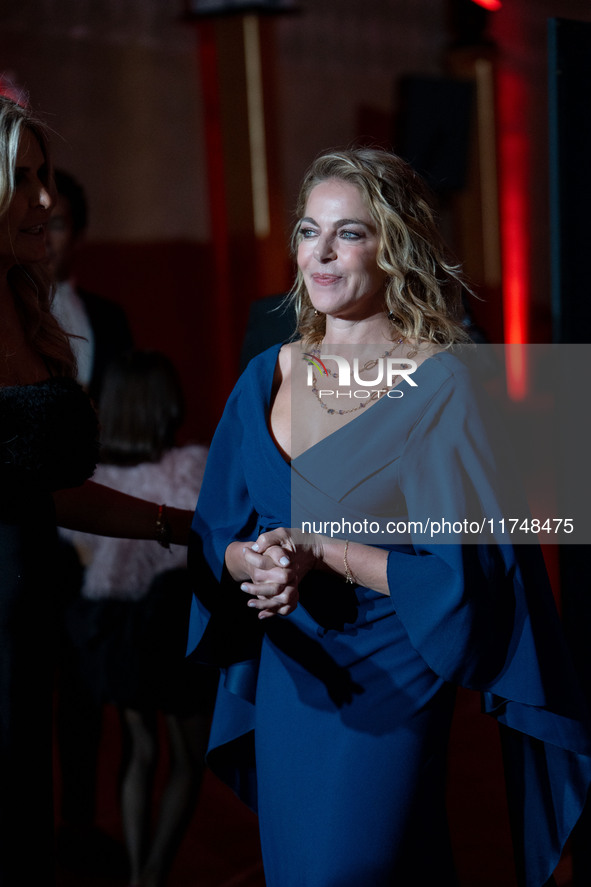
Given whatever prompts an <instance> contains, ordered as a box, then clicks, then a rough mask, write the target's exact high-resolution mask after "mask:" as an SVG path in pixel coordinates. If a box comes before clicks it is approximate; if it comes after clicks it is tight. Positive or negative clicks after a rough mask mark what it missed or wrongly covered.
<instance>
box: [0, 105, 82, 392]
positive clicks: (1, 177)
mask: <svg viewBox="0 0 591 887" xmlns="http://www.w3.org/2000/svg"><path fill="white" fill-rule="evenodd" d="M25 129H28V130H29V131H30V132H31V133H32V134H33V135H34V136H35V138H36V139H37V141H38V142H39V146H40V148H41V150H42V152H43V156H44V157H45V160H46V161H47V182H46V184H47V187H48V188H50V189H52V188H53V184H52V170H51V157H50V153H49V139H48V130H47V127H46V125H45V124H44V123H43V122H42V121H41V120H39V119H38V118H37V117H36V116H35V115H34V114H33V112H32V111H31V110H30V109H29V108H28V107H24V106H23V105H21V104H19V103H17V102H15V101H13V100H12V99H9V98H7V97H6V96H0V219H2V218H3V217H4V216H5V215H6V213H7V212H8V209H9V207H10V204H11V201H12V198H13V196H14V193H15V190H16V181H15V172H16V163H17V155H18V148H19V143H20V139H21V136H22V134H23V132H24V131H25ZM7 281H8V285H9V287H10V289H11V290H12V292H13V294H14V296H15V301H16V306H17V310H18V312H19V314H20V317H21V321H22V324H23V329H24V331H25V335H26V337H27V341H28V342H29V343H30V344H31V345H32V347H33V348H34V349H35V350H36V351H37V353H38V354H40V355H41V357H42V358H43V359H44V361H45V364H46V366H47V368H48V370H49V372H50V373H51V374H52V375H57V376H70V377H73V376H74V375H75V372H76V366H75V360H74V355H73V353H72V349H71V347H70V342H69V339H68V336H67V335H66V333H65V332H64V331H63V330H62V328H61V327H60V325H59V324H58V322H57V321H56V319H55V318H54V316H53V314H52V313H51V300H52V295H53V287H52V284H51V279H50V277H49V274H48V273H47V271H46V270H45V268H44V267H43V266H42V265H40V264H38V263H30V264H25V263H23V264H19V263H18V262H16V263H15V264H14V265H13V266H12V268H11V269H10V271H9V272H8V275H7Z"/></svg>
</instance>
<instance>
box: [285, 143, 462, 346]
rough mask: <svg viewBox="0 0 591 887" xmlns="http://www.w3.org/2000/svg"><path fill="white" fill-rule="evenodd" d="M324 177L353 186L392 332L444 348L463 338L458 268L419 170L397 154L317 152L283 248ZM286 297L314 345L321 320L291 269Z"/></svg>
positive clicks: (294, 238) (360, 150)
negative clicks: (382, 278)
mask: <svg viewBox="0 0 591 887" xmlns="http://www.w3.org/2000/svg"><path fill="white" fill-rule="evenodd" d="M329 179H336V180H339V181H343V182H347V183H350V184H352V185H355V186H356V187H357V188H358V189H359V191H360V192H361V194H362V196H363V198H364V200H365V202H366V204H367V207H368V210H369V213H370V215H371V217H372V219H373V221H374V222H375V224H376V227H377V230H378V233H379V248H378V259H377V263H378V266H379V267H380V268H381V269H382V271H385V272H386V274H387V284H386V289H385V296H384V313H385V314H386V315H387V316H388V317H389V319H390V320H391V322H392V334H393V337H394V335H396V336H398V335H402V336H403V337H404V338H405V339H407V340H409V341H414V342H419V343H420V342H430V343H435V344H437V345H440V346H444V347H445V346H449V345H452V344H455V343H460V342H466V341H468V340H469V336H468V334H467V333H466V332H465V330H464V327H463V325H462V317H463V313H464V312H463V304H462V289H463V288H466V289H468V287H467V286H466V283H465V282H464V280H463V277H462V272H461V268H460V266H459V265H458V264H456V263H455V262H453V260H452V259H451V258H450V257H449V255H448V251H447V247H446V245H445V243H444V241H443V238H442V237H441V234H440V233H439V230H438V227H437V223H436V220H435V213H434V210H433V208H432V205H431V196H430V193H429V191H428V189H427V186H426V185H425V183H424V182H423V180H422V179H421V178H420V176H419V175H418V174H417V173H416V172H415V171H414V170H413V169H412V167H411V166H409V165H408V163H406V162H405V161H404V160H402V158H400V157H398V156H397V155H395V154H391V153H389V152H388V151H385V150H381V149H376V148H352V149H348V150H342V151H331V152H328V153H325V154H321V155H320V156H319V157H318V158H317V159H316V160H315V161H314V162H313V163H312V165H311V166H310V168H309V169H308V171H307V173H306V175H305V176H304V180H303V182H302V186H301V189H300V194H299V199H298V204H297V218H298V221H297V222H296V225H295V227H294V230H293V234H292V238H291V247H292V251H293V254H294V256H295V255H296V254H297V248H298V245H299V243H300V239H301V234H300V227H301V221H300V220H301V219H302V218H303V217H304V215H305V210H306V204H307V201H308V197H309V195H310V192H311V191H312V189H313V188H314V187H315V186H316V185H318V184H320V183H321V182H325V181H327V180H329ZM289 299H290V300H291V301H292V302H293V304H294V307H295V310H296V314H297V318H298V333H299V334H300V335H301V337H302V338H303V339H304V341H306V342H308V343H311V344H318V343H320V342H321V341H322V338H323V336H324V332H325V323H326V318H325V317H324V315H322V314H318V313H317V312H315V310H314V306H313V305H312V302H311V301H310V297H309V295H308V291H307V289H306V286H305V283H304V279H303V275H302V273H301V271H300V270H299V269H298V271H297V276H296V280H295V283H294V285H293V287H292V289H291V291H290V294H289Z"/></svg>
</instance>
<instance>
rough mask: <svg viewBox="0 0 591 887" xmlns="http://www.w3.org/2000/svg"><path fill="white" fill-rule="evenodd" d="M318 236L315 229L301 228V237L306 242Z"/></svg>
mask: <svg viewBox="0 0 591 887" xmlns="http://www.w3.org/2000/svg"><path fill="white" fill-rule="evenodd" d="M315 235H316V231H315V230H314V228H300V237H302V238H303V239H304V240H309V239H310V238H311V237H314V236H315Z"/></svg>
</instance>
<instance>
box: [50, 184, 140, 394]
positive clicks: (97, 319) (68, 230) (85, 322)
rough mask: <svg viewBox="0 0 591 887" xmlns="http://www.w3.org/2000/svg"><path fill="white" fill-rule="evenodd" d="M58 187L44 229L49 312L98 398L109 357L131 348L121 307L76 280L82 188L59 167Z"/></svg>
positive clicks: (81, 377) (83, 221)
mask: <svg viewBox="0 0 591 887" xmlns="http://www.w3.org/2000/svg"><path fill="white" fill-rule="evenodd" d="M54 178H55V186H56V191H57V196H56V202H55V205H54V207H53V209H52V212H51V217H50V220H49V225H48V229H47V254H48V266H49V270H50V272H51V275H52V277H53V279H54V281H55V295H54V301H53V312H54V314H55V315H56V317H57V318H58V320H59V321H60V323H61V325H62V327H63V328H64V329H65V330H66V331H67V332H69V333H73V334H74V335H76V336H78V337H79V338H76V339H73V340H72V347H73V349H74V353H75V355H76V360H77V362H78V381H79V382H80V384H81V385H84V387H85V388H87V390H88V393H89V394H90V396H91V397H92V398H93V400H95V401H97V402H98V400H99V398H100V389H101V385H102V379H103V375H104V372H105V369H106V367H107V365H108V363H109V361H110V360H111V359H112V358H113V357H116V356H118V355H119V354H121V353H122V352H124V351H128V350H131V348H132V346H133V339H132V335H131V330H130V327H129V322H128V320H127V316H126V314H125V311H124V310H123V308H122V307H121V306H120V305H118V304H116V303H115V302H113V301H111V300H110V299H107V298H105V297H104V296H102V295H97V293H93V292H89V291H88V290H86V289H83V288H82V287H79V286H78V285H77V283H76V278H75V275H74V263H75V256H76V252H77V251H78V249H79V247H80V245H81V244H82V242H83V239H84V236H85V233H86V229H87V226H88V205H87V201H86V195H85V193H84V190H83V188H82V186H81V185H80V184H79V182H77V181H76V179H75V178H74V177H73V176H72V175H70V173H68V172H66V171H65V170H62V169H56V170H55V172H54Z"/></svg>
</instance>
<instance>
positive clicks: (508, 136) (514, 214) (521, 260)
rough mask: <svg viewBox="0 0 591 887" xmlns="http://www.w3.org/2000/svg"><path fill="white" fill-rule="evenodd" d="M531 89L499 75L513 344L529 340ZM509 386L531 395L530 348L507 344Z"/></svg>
mask: <svg viewBox="0 0 591 887" xmlns="http://www.w3.org/2000/svg"><path fill="white" fill-rule="evenodd" d="M525 98H526V97H525V92H524V85H523V83H522V81H521V80H520V78H519V77H518V76H517V75H515V74H514V73H509V72H505V73H504V74H501V76H500V78H499V99H498V109H499V121H500V137H499V157H500V170H501V176H500V195H499V197H500V201H499V202H500V215H501V243H502V253H503V318H504V328H505V329H504V338H505V342H506V344H507V345H517V344H525V343H527V342H528V341H529V303H530V296H531V294H530V278H529V268H528V256H529V213H528V194H527V188H528V170H529V165H530V158H529V153H530V143H529V135H528V133H527V129H526V128H525V125H524V120H525V119H526V114H525ZM506 351H507V356H506V359H507V387H508V393H509V395H510V397H512V398H513V400H521V399H523V398H524V397H525V396H526V394H527V389H528V366H527V355H526V353H525V349H512V348H507V349H506Z"/></svg>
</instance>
